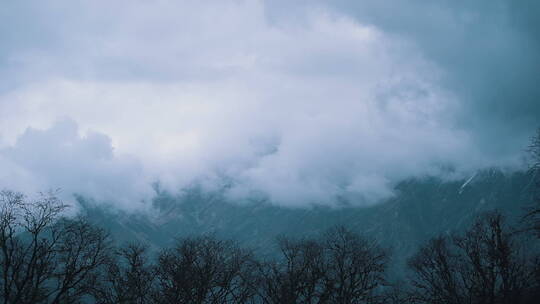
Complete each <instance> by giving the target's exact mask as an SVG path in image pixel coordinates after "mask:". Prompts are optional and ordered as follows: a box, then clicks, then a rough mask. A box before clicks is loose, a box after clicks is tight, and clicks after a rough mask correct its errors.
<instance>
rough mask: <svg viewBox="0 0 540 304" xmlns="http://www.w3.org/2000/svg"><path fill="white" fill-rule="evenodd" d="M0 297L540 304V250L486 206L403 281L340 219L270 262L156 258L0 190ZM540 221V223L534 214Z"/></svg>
mask: <svg viewBox="0 0 540 304" xmlns="http://www.w3.org/2000/svg"><path fill="white" fill-rule="evenodd" d="M0 204H1V206H0V208H1V209H0V262H1V265H0V266H1V267H0V294H1V296H0V299H1V301H2V303H102V304H109V303H111V304H112V303H126V304H127V303H137V304H143V303H164V304H167V303H171V304H172V303H175V304H176V303H269V304H270V303H275V304H277V303H280V304H287V303H456V304H458V303H486V304H488V303H489V304H491V303H493V304H494V303H508V304H510V303H512V304H518V303H538V301H539V299H540V263H539V262H540V259H539V258H540V255H538V252H537V251H536V250H535V247H536V246H535V244H536V243H537V241H536V238H534V237H531V235H532V234H531V233H529V231H526V230H523V229H516V228H513V227H511V226H510V225H508V223H507V222H506V220H505V218H504V216H503V215H501V214H500V213H498V212H496V211H493V212H489V213H484V214H482V215H480V216H478V218H477V219H476V221H475V222H474V223H473V224H472V225H471V226H470V227H469V228H468V229H467V230H466V231H464V232H463V233H458V234H445V235H441V236H438V237H435V238H433V239H431V240H429V241H428V242H426V243H425V244H423V245H422V246H421V247H420V248H419V249H418V251H417V252H416V254H415V255H414V256H412V257H411V258H410V259H409V261H408V264H407V274H406V275H405V276H404V278H405V279H403V280H401V281H400V282H397V281H395V280H393V279H392V278H391V277H389V274H388V266H389V262H390V259H391V254H390V251H389V250H388V249H385V248H383V247H382V246H381V245H380V244H379V243H378V242H377V241H376V240H374V239H371V238H369V237H366V236H363V235H360V234H358V233H355V232H353V231H350V230H348V229H346V228H344V227H335V228H332V229H330V230H328V231H327V232H325V233H323V234H321V235H318V236H314V237H310V238H301V239H291V238H286V237H283V238H280V239H278V240H277V244H276V245H277V246H278V247H279V251H280V256H279V257H278V258H275V259H271V260H260V259H258V258H257V257H256V256H254V254H253V253H252V252H251V251H250V250H248V249H245V248H242V247H240V246H239V245H238V244H236V243H235V242H233V241H228V240H220V239H218V238H215V237H212V236H195V237H190V238H184V239H179V240H177V242H176V244H175V245H174V246H173V247H172V248H167V249H163V250H161V251H159V253H157V255H154V254H151V253H150V252H149V249H148V248H147V247H145V246H144V245H142V244H128V245H125V246H121V247H116V246H114V243H113V241H112V240H111V239H110V237H109V236H108V235H107V233H106V232H105V231H104V230H103V229H101V228H99V227H96V226H94V225H92V224H90V223H89V222H88V221H87V220H86V219H84V218H82V217H67V218H66V217H63V216H62V214H63V213H64V210H65V209H66V207H67V206H66V205H64V204H63V203H62V202H61V201H60V200H58V198H57V197H56V196H54V195H43V196H42V197H41V198H40V199H38V200H35V201H30V200H28V199H26V198H25V197H24V196H23V195H22V194H19V193H15V192H10V191H3V192H1V193H0ZM533 223H534V222H533Z"/></svg>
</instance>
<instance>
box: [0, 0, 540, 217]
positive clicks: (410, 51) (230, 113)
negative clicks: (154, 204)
mask: <svg viewBox="0 0 540 304" xmlns="http://www.w3.org/2000/svg"><path fill="white" fill-rule="evenodd" d="M539 13H540V1H535V0H530V1H526V0H522V1H511V0H506V1H503V0H490V1H487V0H486V1H452V0H447V1H423V0H409V1H381V0H365V1H356V0H350V1H346V0H335V1H330V0H328V1H325V0H319V1H315V0H314V1H279V0H271V1H251V0H246V1H243V0H234V1H233V0H231V1H228V0H219V1H201V0H197V1H195V0H194V1H150V0H146V1H143V0H130V1H127V0H126V1H71V0H64V1H62V0H57V1H39V2H36V1H24V0H21V1H5V2H4V3H2V4H1V6H0V79H1V81H0V169H1V170H0V187H1V188H11V189H16V190H21V191H25V192H33V191H38V190H46V189H50V188H61V189H63V190H62V191H63V193H65V194H66V193H67V194H72V193H79V194H82V195H86V196H91V197H93V198H95V199H96V200H98V201H114V202H116V203H118V205H119V206H121V207H125V208H137V207H138V206H140V205H141V204H140V203H139V201H140V200H142V199H146V200H148V199H149V198H151V196H152V193H153V190H152V187H151V184H152V182H155V181H159V182H160V184H161V185H162V187H164V188H165V189H167V190H169V191H171V192H173V193H176V192H177V191H179V189H182V188H184V187H186V186H189V185H193V184H201V185H203V186H204V187H205V188H206V189H208V190H213V189H220V188H222V187H224V186H227V187H229V188H228V189H229V190H227V192H226V195H227V196H228V198H230V199H231V200H236V201H241V200H244V199H248V198H257V199H268V200H269V201H271V202H272V203H274V204H279V205H284V206H304V205H307V204H312V203H317V204H329V205H335V204H336V201H337V200H338V198H342V199H343V198H344V199H346V200H348V201H349V202H351V203H353V204H358V205H365V204H371V203H374V202H377V201H379V200H381V199H384V198H387V197H390V196H392V195H393V191H392V189H393V186H394V185H395V184H396V183H397V182H398V181H400V180H402V179H404V178H408V177H412V176H425V175H439V176H447V177H448V176H449V168H452V172H453V173H452V174H451V175H450V176H449V177H450V178H459V177H463V176H466V175H467V174H471V172H474V170H477V169H481V168H486V167H490V166H501V167H504V168H506V169H510V170H513V169H519V168H522V166H523V162H522V157H523V150H524V148H525V147H526V146H527V142H528V139H529V137H530V136H531V135H532V134H533V132H534V130H535V128H536V127H538V126H539V125H540V119H539V118H540V85H539V83H540V72H539V71H540V24H539V23H540V19H539V18H538V14H539Z"/></svg>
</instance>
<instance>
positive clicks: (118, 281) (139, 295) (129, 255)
mask: <svg viewBox="0 0 540 304" xmlns="http://www.w3.org/2000/svg"><path fill="white" fill-rule="evenodd" d="M153 271H154V267H153V265H151V264H150V262H149V259H148V255H147V247H146V246H144V245H141V244H127V245H126V246H124V247H122V248H119V249H117V250H116V252H115V254H114V255H113V256H112V257H111V259H109V261H107V263H106V266H105V268H104V273H103V276H102V277H101V282H100V284H99V285H98V286H97V288H96V289H95V291H94V298H95V299H96V303H99V304H144V303H150V302H151V294H152V292H153V288H154V273H153Z"/></svg>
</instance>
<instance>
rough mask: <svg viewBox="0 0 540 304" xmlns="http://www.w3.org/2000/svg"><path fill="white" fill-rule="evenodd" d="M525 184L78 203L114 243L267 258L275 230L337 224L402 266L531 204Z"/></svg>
mask: <svg viewBox="0 0 540 304" xmlns="http://www.w3.org/2000/svg"><path fill="white" fill-rule="evenodd" d="M532 184H533V183H532V176H531V175H530V174H529V173H526V172H512V173H506V172H503V171H501V170H497V169H489V170H483V171H479V172H477V173H476V174H474V175H472V176H471V177H469V178H467V179H464V180H458V181H445V180H442V179H440V178H436V177H424V178H411V179H408V180H405V181H402V182H401V183H399V184H398V185H397V186H396V187H395V192H396V195H395V196H394V197H392V198H390V199H387V200H386V201H384V202H381V203H379V204H376V205H374V206H371V207H354V206H342V207H339V208H331V207H324V206H312V207H310V208H303V209H301V208H297V209H292V208H283V207H277V206H274V205H271V204H268V203H261V202H258V203H256V202H253V203H250V204H235V203H231V202H227V201H226V200H224V199H223V197H222V196H221V195H220V194H219V193H204V192H203V191H201V190H200V189H198V188H197V187H194V188H192V189H190V190H187V191H185V192H184V193H183V195H181V196H173V195H170V194H168V193H166V192H161V191H158V193H157V195H156V197H155V198H154V200H153V207H152V211H151V212H149V213H126V212H122V211H119V210H115V209H112V208H105V207H103V205H99V204H95V203H92V202H91V201H89V200H86V199H84V198H82V197H79V199H78V200H79V203H80V204H81V206H82V208H83V210H84V213H85V214H86V216H87V217H88V218H89V219H90V220H91V221H93V222H95V223H96V224H98V225H101V226H102V227H106V228H107V229H108V230H109V231H110V232H111V234H112V236H113V237H114V238H115V239H116V240H117V241H120V242H124V241H140V242H145V243H147V244H149V245H150V246H151V247H152V248H154V249H159V248H162V247H165V246H169V245H170V244H171V243H172V242H173V241H174V239H175V238H178V237H183V236H188V235H193V234H201V233H212V234H215V235H216V236H218V237H221V238H227V239H234V240H237V241H238V242H240V243H241V244H242V245H243V246H247V247H250V248H253V249H254V250H255V251H256V252H257V253H258V254H260V255H271V254H273V253H274V252H275V251H274V250H275V249H276V248H275V239H276V237H277V236H279V235H288V236H305V235H312V234H316V233H320V232H322V231H324V230H326V229H327V228H329V227H331V226H334V225H344V226H347V227H349V228H350V229H353V230H355V231H358V232H362V233H364V234H366V235H368V236H370V237H373V238H376V239H377V240H379V241H380V242H381V244H382V245H383V246H385V247H388V248H390V249H391V250H392V252H393V256H394V261H395V263H402V262H403V261H404V259H406V258H407V257H408V256H410V254H411V253H412V252H414V250H416V248H417V246H418V244H419V243H420V242H422V241H424V240H426V239H428V238H430V237H432V236H434V235H436V234H439V233H449V232H451V231H459V230H460V229H462V228H464V227H466V226H467V225H468V224H469V223H470V222H471V221H472V219H473V218H474V217H475V215H477V214H478V213H480V212H482V211H487V210H492V209H499V210H501V211H502V212H503V213H504V214H506V215H507V216H508V217H509V218H510V219H513V220H519V218H520V217H521V216H522V215H523V213H524V209H525V208H526V207H527V206H529V205H530V204H531V202H532V197H533V195H532V188H533V185H532Z"/></svg>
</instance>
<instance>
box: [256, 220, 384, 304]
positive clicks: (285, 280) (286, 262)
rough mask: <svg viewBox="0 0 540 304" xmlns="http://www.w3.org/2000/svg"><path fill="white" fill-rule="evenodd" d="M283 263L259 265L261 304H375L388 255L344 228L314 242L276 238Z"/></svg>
mask: <svg viewBox="0 0 540 304" xmlns="http://www.w3.org/2000/svg"><path fill="white" fill-rule="evenodd" d="M279 247H280V251H281V255H282V258H281V260H279V261H277V262H270V263H266V264H265V265H263V267H262V268H261V269H262V270H261V271H260V273H261V279H260V281H261V285H260V296H261V298H262V299H263V302H264V303H343V304H345V303H376V302H380V301H382V298H381V297H380V295H378V294H377V289H378V288H380V287H382V285H383V284H384V282H385V279H384V276H385V271H386V265H387V262H388V254H387V252H386V250H384V249H382V248H381V247H380V246H379V245H378V244H377V243H376V242H374V241H372V240H370V239H368V238H365V237H363V236H361V235H359V234H357V233H354V232H352V231H350V230H348V229H345V228H343V227H335V228H332V229H330V230H328V231H327V232H326V233H324V234H323V235H321V236H319V237H318V238H311V239H300V240H291V239H287V238H281V239H280V240H279Z"/></svg>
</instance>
